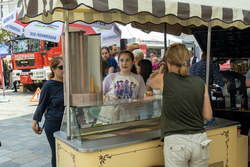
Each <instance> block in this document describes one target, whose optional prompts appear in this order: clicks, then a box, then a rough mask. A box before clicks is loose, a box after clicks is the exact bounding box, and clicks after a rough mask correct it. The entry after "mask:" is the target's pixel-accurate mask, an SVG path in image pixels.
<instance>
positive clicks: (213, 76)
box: [189, 52, 225, 87]
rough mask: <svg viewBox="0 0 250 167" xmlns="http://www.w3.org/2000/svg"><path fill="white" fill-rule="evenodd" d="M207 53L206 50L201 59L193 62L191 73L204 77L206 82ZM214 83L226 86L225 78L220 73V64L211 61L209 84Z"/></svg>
mask: <svg viewBox="0 0 250 167" xmlns="http://www.w3.org/2000/svg"><path fill="white" fill-rule="evenodd" d="M206 59H207V54H206V52H204V53H203V54H202V56H201V61H199V62H197V63H195V64H193V65H192V66H191V67H190V69H189V73H190V74H191V75H195V76H198V77H200V78H202V79H203V80H204V81H205V82H206V66H207V61H206ZM213 83H215V84H218V85H219V86H221V87H222V86H224V85H225V81H224V80H223V77H222V75H221V74H220V73H219V69H218V66H217V65H216V64H213V63H210V68H209V85H212V84H213Z"/></svg>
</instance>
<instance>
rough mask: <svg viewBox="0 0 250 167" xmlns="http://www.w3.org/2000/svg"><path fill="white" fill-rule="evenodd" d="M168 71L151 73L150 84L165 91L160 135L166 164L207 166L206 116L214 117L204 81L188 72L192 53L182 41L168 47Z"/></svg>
mask: <svg viewBox="0 0 250 167" xmlns="http://www.w3.org/2000/svg"><path fill="white" fill-rule="evenodd" d="M164 56H166V63H167V67H168V73H164V74H158V75H156V76H155V75H151V76H150V79H149V85H150V86H151V87H152V88H153V89H160V90H161V91H162V92H163V103H162V115H161V139H162V140H164V157H165V166H166V167H186V166H190V167H207V166H208V162H209V149H208V143H209V142H210V141H211V140H209V139H207V134H206V132H205V129H204V120H210V119H211V118H212V109H211V105H210V100H209V96H208V90H207V87H206V85H205V83H204V81H203V80H202V79H201V78H199V77H196V76H192V75H188V67H189V66H190V53H189V51H188V50H187V48H186V46H185V45H183V44H173V45H171V46H170V47H169V49H168V50H167V51H166V53H165V55H164Z"/></svg>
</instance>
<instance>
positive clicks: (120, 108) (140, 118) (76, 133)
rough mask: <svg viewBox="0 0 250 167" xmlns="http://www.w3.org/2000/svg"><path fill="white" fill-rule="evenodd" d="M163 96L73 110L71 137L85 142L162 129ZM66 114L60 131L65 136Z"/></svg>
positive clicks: (112, 102) (111, 102)
mask: <svg viewBox="0 0 250 167" xmlns="http://www.w3.org/2000/svg"><path fill="white" fill-rule="evenodd" d="M161 100H162V99H161V96H158V97H156V96H151V97H145V98H144V99H143V100H131V99H130V100H122V101H121V100H118V101H108V102H105V101H104V104H102V105H97V106H76V107H70V119H71V134H72V136H71V138H72V139H76V140H77V141H79V142H81V143H83V142H84V141H89V140H98V139H104V138H110V137H116V136H122V135H128V134H134V133H140V132H145V131H151V130H155V129H159V117H160V115H161V104H162V101H161ZM66 118H67V115H66V112H64V117H63V122H62V126H61V132H63V133H65V134H66V130H67V119H66Z"/></svg>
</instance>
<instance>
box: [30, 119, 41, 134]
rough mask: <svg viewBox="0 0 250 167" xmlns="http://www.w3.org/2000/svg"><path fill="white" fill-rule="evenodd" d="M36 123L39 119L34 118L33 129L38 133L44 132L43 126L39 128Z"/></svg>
mask: <svg viewBox="0 0 250 167" xmlns="http://www.w3.org/2000/svg"><path fill="white" fill-rule="evenodd" d="M36 124H37V121H36V120H33V123H32V129H33V131H34V132H35V133H36V134H39V135H40V134H42V132H43V128H39V129H38V127H36Z"/></svg>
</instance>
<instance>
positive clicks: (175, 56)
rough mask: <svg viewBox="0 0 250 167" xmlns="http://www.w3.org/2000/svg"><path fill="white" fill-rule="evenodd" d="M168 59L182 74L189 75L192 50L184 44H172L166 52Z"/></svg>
mask: <svg viewBox="0 0 250 167" xmlns="http://www.w3.org/2000/svg"><path fill="white" fill-rule="evenodd" d="M165 56H166V61H167V62H168V63H169V64H171V65H175V66H177V67H178V68H179V71H178V72H179V73H180V74H181V76H186V75H188V67H189V66H190V52H189V51H188V49H187V48H186V46H185V45H184V44H172V45H171V46H170V47H169V48H168V50H167V51H166V52H165Z"/></svg>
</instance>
